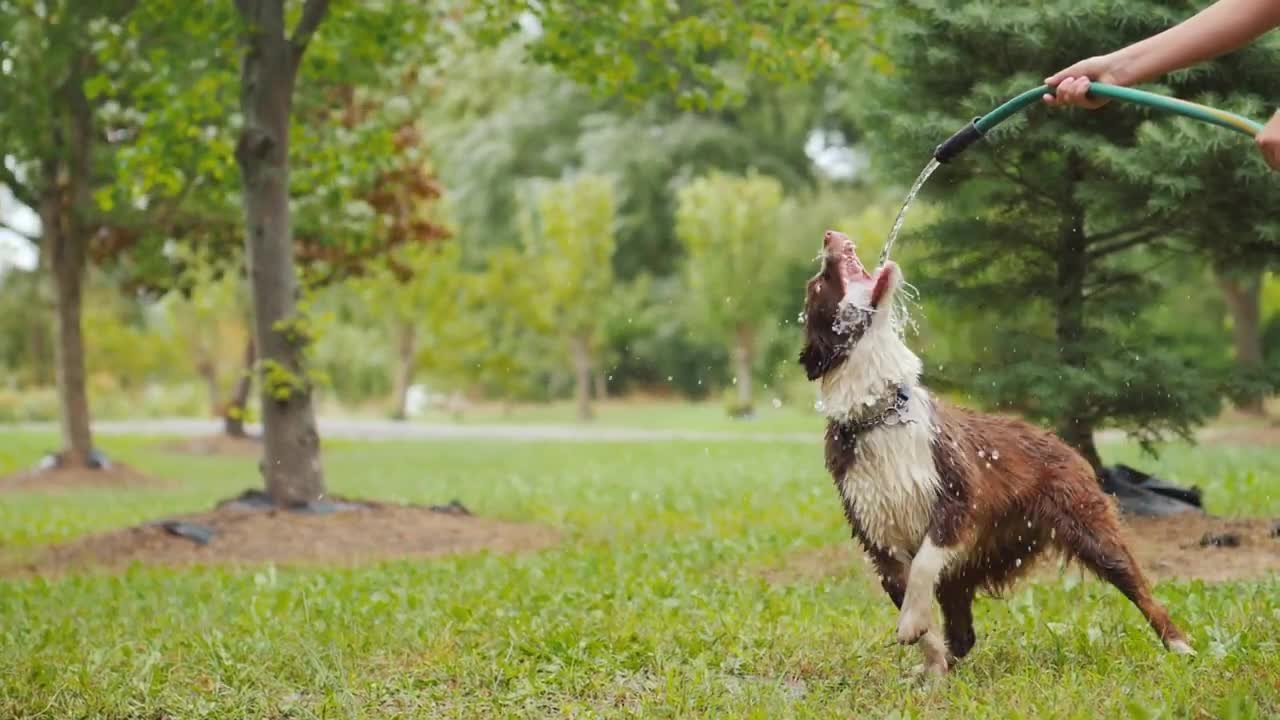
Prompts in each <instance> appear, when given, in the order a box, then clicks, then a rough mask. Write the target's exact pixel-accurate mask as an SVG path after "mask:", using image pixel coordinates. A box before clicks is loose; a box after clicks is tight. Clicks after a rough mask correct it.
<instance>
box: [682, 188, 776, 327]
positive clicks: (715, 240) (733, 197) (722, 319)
mask: <svg viewBox="0 0 1280 720" xmlns="http://www.w3.org/2000/svg"><path fill="white" fill-rule="evenodd" d="M677 198H678V207H677V210H676V236H677V237H678V238H679V239H680V243H681V245H682V246H683V247H684V250H685V256H686V260H685V266H684V277H685V281H686V283H687V286H688V289H689V291H690V293H691V297H690V299H689V303H688V306H687V307H688V310H689V312H690V314H691V316H692V318H693V319H694V320H695V321H696V322H699V323H700V324H702V325H703V326H704V327H706V328H707V329H709V330H710V331H712V332H714V333H717V334H719V335H722V336H723V337H725V338H728V337H730V336H731V335H732V334H733V333H734V332H736V331H737V330H738V328H740V327H751V328H756V327H759V326H760V325H761V324H762V322H764V321H767V320H769V319H770V318H771V317H772V316H773V313H772V312H771V310H772V305H773V301H774V298H775V297H776V295H775V294H774V293H773V292H771V290H773V289H775V288H776V287H777V284H778V281H779V279H780V278H781V277H783V273H784V271H785V267H784V265H783V260H784V257H785V254H784V252H783V243H784V242H787V241H788V239H786V233H785V232H784V228H782V227H781V225H780V223H779V219H780V218H781V212H782V207H783V195H782V186H781V184H780V183H778V181H777V180H774V179H773V178H771V177H767V176H764V175H759V174H756V173H750V174H748V175H746V176H741V177H734V176H730V175H724V174H721V173H711V174H709V175H707V176H705V177H702V178H699V179H697V180H694V181H693V182H691V183H689V184H688V185H686V186H685V187H683V188H681V189H680V190H679V191H678V192H677Z"/></svg>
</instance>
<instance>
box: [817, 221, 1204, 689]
mask: <svg viewBox="0 0 1280 720" xmlns="http://www.w3.org/2000/svg"><path fill="white" fill-rule="evenodd" d="M903 282H904V281H903V277H902V271H901V270H900V269H899V267H898V266H897V265H896V264H895V263H893V262H885V263H884V265H883V266H881V267H880V268H878V269H877V270H876V271H875V272H874V273H869V272H867V270H866V269H865V268H864V266H863V265H862V263H861V262H860V261H859V259H858V256H857V253H856V251H855V248H854V246H853V243H852V242H851V241H850V240H849V238H847V237H846V236H844V235H843V234H841V233H839V232H836V231H827V233H826V235H825V236H824V238H823V250H822V268H821V269H820V270H819V272H818V274H817V275H815V276H814V277H813V278H812V279H810V280H809V282H808V283H807V285H806V287H805V299H804V322H803V326H804V347H803V349H802V350H801V352H800V358H799V360H800V364H801V365H802V366H803V367H804V369H805V373H806V375H807V376H808V378H809V380H810V381H812V382H816V383H817V384H818V388H819V404H818V406H819V407H820V408H821V409H822V411H823V412H824V414H825V415H826V418H827V432H826V467H827V469H828V470H829V471H830V472H831V475H832V478H833V479H834V481H835V486H836V489H837V490H838V491H839V495H840V499H841V501H842V503H843V504H844V514H845V517H846V518H847V519H848V521H849V525H850V526H851V527H852V529H853V536H854V539H855V540H857V541H858V543H859V544H860V545H861V546H862V548H863V549H864V550H865V551H866V553H867V555H868V556H869V557H870V560H871V562H872V564H873V565H874V567H875V569H876V572H877V574H878V575H879V579H880V583H881V586H882V587H883V588H884V590H885V592H887V593H888V595H889V598H890V599H891V600H892V601H893V603H894V605H896V606H897V607H898V609H899V611H900V613H899V617H898V627H897V639H898V641H899V642H901V643H903V644H919V646H920V648H921V651H922V655H923V657H924V663H923V665H922V666H921V667H920V668H919V669H920V670H922V671H924V672H927V673H932V674H936V675H942V674H944V673H946V672H947V671H948V669H950V668H952V667H954V665H955V663H956V662H957V661H958V660H960V659H961V658H963V657H964V656H965V655H966V654H968V653H969V651H970V650H972V649H973V646H974V643H975V642H976V636H975V634H974V630H973V611H972V606H973V601H974V596H975V594H976V593H977V592H978V591H984V592H988V593H990V594H993V595H998V594H999V593H1000V592H1002V591H1003V590H1005V589H1007V588H1009V587H1010V586H1011V585H1012V584H1013V583H1014V582H1015V581H1016V580H1017V579H1018V578H1019V577H1020V576H1021V575H1023V574H1024V573H1025V572H1027V570H1028V569H1029V568H1030V567H1031V565H1032V562H1033V561H1034V560H1036V559H1037V558H1038V557H1040V556H1042V555H1043V554H1044V553H1045V551H1047V550H1057V551H1058V552H1060V553H1062V554H1063V555H1064V556H1066V557H1068V558H1071V559H1075V560H1078V561H1079V562H1080V563H1082V564H1083V565H1084V566H1085V567H1088V568H1089V569H1090V570H1092V571H1093V573H1095V574H1096V575H1097V576H1098V577H1100V578H1101V579H1103V580H1105V581H1107V582H1109V583H1111V584H1112V585H1114V586H1115V587H1116V588H1117V589H1119V590H1120V592H1122V593H1124V595H1125V597H1127V598H1129V600H1130V601H1132V602H1133V604H1134V605H1136V606H1137V607H1138V609H1139V610H1140V611H1141V612H1142V614H1143V615H1144V616H1145V617H1146V619H1147V622H1149V623H1150V624H1151V627H1152V628H1153V629H1154V630H1155V632H1156V635H1157V636H1159V638H1160V640H1161V641H1162V642H1163V643H1164V646H1165V648H1167V649H1168V650H1169V651H1171V652H1175V653H1181V654H1194V650H1192V648H1191V645H1190V644H1189V643H1188V642H1187V638H1186V636H1185V635H1184V634H1183V633H1182V631H1181V630H1179V629H1178V628H1177V627H1176V626H1175V625H1174V624H1173V622H1172V621H1171V620H1170V619H1169V613H1168V612H1167V611H1166V610H1165V608H1164V607H1163V606H1161V604H1160V603H1158V602H1156V600H1155V599H1154V598H1153V597H1152V595H1151V589H1150V585H1149V584H1148V582H1147V579H1146V577H1145V576H1144V575H1143V574H1142V571H1141V569H1139V567H1138V564H1137V562H1136V561H1135V560H1134V558H1133V554H1132V553H1131V552H1130V551H1129V548H1128V547H1127V546H1126V544H1125V542H1124V540H1123V538H1122V537H1121V533H1120V521H1119V517H1118V514H1117V511H1116V507H1115V505H1114V504H1113V503H1112V502H1111V500H1110V498H1108V497H1107V495H1106V494H1104V493H1103V491H1102V489H1101V487H1100V486H1099V484H1098V481H1097V476H1096V474H1095V473H1094V470H1093V468H1092V467H1091V466H1090V465H1089V463H1088V461H1086V460H1085V459H1084V458H1083V457H1082V456H1081V455H1080V454H1079V453H1077V452H1076V451H1075V450H1073V449H1072V448H1070V447H1069V446H1067V444H1066V443H1064V442H1063V441H1062V440H1060V439H1059V438H1058V437H1057V436H1055V435H1054V434H1052V433H1050V432H1047V431H1045V430H1043V429H1040V428H1038V427H1036V426H1034V425H1031V424H1029V423H1027V422H1024V421H1022V420H1018V419H1014V418H1009V417H1004V416H997V415H988V414H983V413H978V412H973V411H969V410H965V409H961V408H957V407H951V406H949V405H947V404H946V403H943V402H942V401H941V400H939V399H937V398H935V397H932V396H931V395H930V394H929V391H928V390H927V389H926V388H925V387H923V386H922V385H921V384H920V373H921V370H922V365H921V361H920V358H919V357H917V356H916V355H915V353H913V352H912V351H911V350H910V349H909V348H908V347H907V345H906V343H905V342H904V340H903V336H902V332H901V330H900V328H899V327H898V325H899V322H898V321H897V320H898V319H897V318H895V310H894V302H895V295H896V294H897V293H898V292H899V291H900V289H901V287H902V286H903ZM935 598H936V599H937V601H938V604H939V605H940V606H941V610H942V617H943V630H942V632H941V633H939V631H938V629H937V626H936V623H935V621H934V613H933V601H934V599H935Z"/></svg>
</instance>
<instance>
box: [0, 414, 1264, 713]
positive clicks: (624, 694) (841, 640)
mask: <svg viewBox="0 0 1280 720" xmlns="http://www.w3.org/2000/svg"><path fill="white" fill-rule="evenodd" d="M51 443H52V438H51V437H48V436H40V435H28V434H20V433H5V434H3V435H0V472H5V471H7V470H11V469H13V468H15V467H17V466H19V465H22V464H26V463H28V462H29V461H30V460H31V459H32V458H34V457H35V456H36V455H37V454H38V451H39V450H42V449H44V448H46V447H48V446H50V444H51ZM815 443H816V440H815ZM103 444H104V446H105V447H106V449H107V450H108V451H109V452H110V453H112V454H114V455H115V456H117V457H119V458H121V459H123V460H125V461H127V462H129V463H131V464H133V465H135V466H137V467H140V468H142V469H145V470H146V471H148V472H151V473H154V474H157V475H165V476H169V477H173V478H176V479H182V480H183V483H182V485H180V486H179V487H177V488H173V489H166V490H145V491H142V490H138V491H128V492H115V493H113V492H105V491H82V492H77V493H74V494H64V495H58V496H36V495H13V494H9V495H0V554H10V555H11V556H12V555H20V554H23V553H27V552H30V551H31V549H32V548H33V547H34V546H37V545H40V544H44V543H48V542H51V541H55V540H60V539H64V538H69V537H73V536H76V535H80V534H82V533H85V532H88V531H91V530H96V529H102V528H110V527H117V526H121V525H125V524H129V523H136V522H139V521H143V520H147V519H151V518H154V517H157V516H159V515H163V514H167V513H174V512H180V511H188V510H199V509H204V508H207V507H209V505H210V504H211V503H212V502H213V501H214V500H216V499H219V498H222V497H226V496H228V495H231V494H233V493H235V492H238V491H239V490H240V489H242V488H243V487H245V486H246V485H249V484H251V483H252V482H253V481H254V475H255V473H254V469H253V462H252V461H251V460H247V459H239V460H231V459H209V458H185V457H177V456H172V455H166V454H162V453H158V452H156V451H154V450H153V449H151V442H150V441H147V440H145V439H141V438H104V439H103ZM1105 452H1106V453H1107V455H1108V456H1109V457H1111V458H1116V459H1136V458H1137V455H1136V452H1135V451H1134V450H1133V449H1131V448H1128V447H1118V446H1109V447H1107V448H1106V449H1105ZM326 462H327V466H326V467H327V472H328V475H329V478H330V481H331V485H332V488H333V489H334V490H335V491H337V492H341V493H344V494H349V495H362V496H367V497H376V498H382V499H392V500H410V501H433V502H436V501H443V500H448V499H450V498H454V497H457V498H459V499H461V500H462V501H463V502H465V503H466V504H467V505H468V506H469V507H471V508H472V509H473V510H474V511H476V512H478V513H481V514H485V515H489V516H497V517H503V518H510V519H518V520H535V521H539V522H543V523H547V524H550V525H553V526H555V527H557V528H560V529H561V530H562V532H563V533H564V541H563V543H562V544H561V545H560V546H558V547H556V548H553V549H551V550H547V551H543V552H540V553H537V554H530V555H524V556H517V557H497V556H488V555H473V556H468V557H455V558H448V559H438V560H424V561H406V562H397V563H388V564H382V565H378V566H372V567H365V568H360V569H354V570H352V569H341V570H338V569H335V570H317V569H285V568H279V569H273V568H247V569H243V570H213V569H205V570H200V569H192V570H186V571H181V572H176V571H171V570H160V569H149V568H134V569H132V570H130V571H128V572H127V573H125V574H123V575H88V576H80V577H69V578H64V579H60V580H56V581H43V580H0V718H10V717H15V718H19V717H47V718H204V717H211V718H246V717H270V718H282V717H289V718H309V717H332V718H348V717H368V718H383V717H424V718H450V717H548V716H549V717H601V716H604V717H645V718H662V717H695V716H705V717H731V718H743V717H759V718H785V717H824V718H825V717H848V718H866V717H871V718H875V717H893V716H922V717H964V718H968V717H993V718H995V717H998V718H1006V717H1026V718H1046V717H1054V718H1058V717H1079V718H1095V717H1138V718H1141V717H1223V718H1225V717H1273V716H1276V715H1277V714H1280V579H1272V580H1270V581H1266V582H1255V583H1237V584H1230V585H1204V584H1201V583H1179V584H1163V585H1161V586H1159V587H1158V588H1157V594H1158V595H1159V596H1160V597H1161V599H1162V600H1163V601H1164V602H1166V603H1167V604H1168V605H1169V606H1170V609H1171V611H1172V612H1173V614H1174V616H1175V617H1176V618H1177V619H1178V620H1179V621H1180V622H1181V624H1182V625H1183V627H1184V628H1186V629H1188V630H1190V632H1191V635H1192V639H1193V642H1194V644H1195V645H1196V647H1197V648H1198V649H1199V650H1200V655H1199V656H1198V657H1196V658H1190V659H1188V658H1181V657H1173V656H1169V655H1166V654H1165V653H1164V652H1163V651H1161V650H1160V649H1159V646H1158V644H1157V642H1156V641H1155V639H1154V638H1153V637H1152V635H1151V633H1150V631H1149V630H1148V629H1147V628H1146V626H1145V625H1144V624H1143V623H1142V621H1141V619H1140V617H1139V615H1138V613H1137V612H1136V610H1134V609H1133V608H1132V607H1131V606H1130V605H1129V604H1128V603H1127V602H1126V601H1125V600H1123V598H1121V597H1120V595H1119V594H1118V593H1116V592H1115V591H1114V590H1111V589H1110V588H1107V587H1103V586H1101V585H1100V584H1098V583H1096V582H1092V581H1089V582H1085V583H1082V584H1074V583H1065V584H1064V583H1061V582H1052V583H1045V584H1036V585H1028V586H1023V588H1022V589H1020V590H1019V591H1017V592H1015V593H1014V594H1012V595H1011V596H1010V597H1009V598H1008V599H1006V600H1005V601H1002V602H996V601H982V602H980V603H979V606H978V608H977V622H978V633H979V641H978V647H977V649H976V650H975V651H974V653H973V654H972V655H971V656H970V657H969V658H968V659H966V660H965V661H964V663H963V664H962V665H961V666H960V668H959V669H958V670H957V671H956V672H955V673H953V674H952V675H951V676H950V677H949V678H948V679H947V681H946V682H945V684H944V685H943V686H940V687H932V688H921V687H918V686H917V685H916V684H914V683H913V682H912V681H909V680H907V679H906V678H905V677H904V676H905V673H906V671H907V670H908V668H910V666H911V665H913V664H914V663H915V662H916V656H915V651H914V649H910V650H905V649H902V648H899V647H897V646H895V645H893V644H892V643H891V639H892V635H893V628H894V613H893V611H892V606H891V605H890V604H889V602H888V600H886V599H885V598H884V597H883V595H882V594H881V593H880V592H879V591H878V590H875V589H873V587H872V585H871V584H870V583H869V581H868V580H867V578H865V577H863V576H861V575H857V574H855V575H850V576H837V577H830V578H827V579H825V580H819V581H814V580H806V581H802V582H797V583H796V584H791V585H780V586H772V585H770V584H769V583H767V582H766V581H765V580H764V579H763V578H762V575H761V570H762V569H764V568H769V567H776V566H778V565H779V564H781V563H785V562H786V559H787V558H788V557H790V556H791V555H792V553H794V552H796V551H798V550H804V549H806V548H812V547H817V546H821V545H825V544H829V543H832V542H840V541H841V540H842V539H844V538H846V537H847V531H846V530H845V528H844V525H843V519H842V516H841V513H840V508H839V503H838V501H837V500H836V497H835V495H834V491H833V490H832V488H831V485H830V481H829V479H828V478H827V477H826V475H825V473H824V471H823V469H822V461H821V457H820V454H819V451H818V450H817V448H816V445H815V447H812V448H811V447H807V446H805V445H803V444H799V443H764V442H740V441H739V442H718V443H691V442H686V443H676V444H642V443H632V444H540V445H535V444H512V445H507V446H500V447H498V448H497V449H495V446H494V445H492V444H487V443H475V444H467V443H431V444H376V445H374V444H370V445H363V444H351V443H341V444H334V445H333V446H331V447H330V448H329V449H328V451H327V453H326ZM1143 467H1154V468H1156V469H1158V470H1160V471H1161V472H1162V473H1165V474H1167V475H1168V476H1170V477H1171V478H1175V479H1178V480H1181V481H1189V482H1198V483H1200V484H1201V485H1203V486H1204V487H1205V489H1206V492H1207V494H1208V497H1209V501H1210V503H1211V505H1212V507H1213V509H1214V510H1215V511H1218V512H1224V513H1248V514H1274V515H1280V449H1253V450H1245V449H1224V448H1202V449H1190V448H1173V449H1170V450H1169V451H1168V453H1167V454H1166V455H1165V457H1164V458H1163V459H1162V460H1161V461H1160V462H1159V463H1154V464H1153V463H1144V464H1143Z"/></svg>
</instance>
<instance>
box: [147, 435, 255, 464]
mask: <svg viewBox="0 0 1280 720" xmlns="http://www.w3.org/2000/svg"><path fill="white" fill-rule="evenodd" d="M160 448H161V449H162V450H164V451H165V452H171V453H178V454H180V455H219V456H230V457H251V458H257V457H261V456H262V439H261V438H256V437H232V436H230V435H223V434H219V435H206V436H204V437H196V438H188V439H186V440H179V441H177V442H168V443H165V444H163V445H161V446H160Z"/></svg>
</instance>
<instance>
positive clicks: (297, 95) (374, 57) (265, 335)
mask: <svg viewBox="0 0 1280 720" xmlns="http://www.w3.org/2000/svg"><path fill="white" fill-rule="evenodd" d="M236 9H237V11H238V12H239V15H240V18H241V21H242V43H243V55H242V63H241V79H240V109H241V113H242V115H243V118H244V122H243V126H242V127H241V129H240V133H239V138H238V140H237V142H236V150H235V157H236V163H237V165H238V167H239V169H240V176H241V180H242V184H243V196H242V197H243V204H244V219H245V226H246V235H245V247H246V253H245V254H246V257H247V263H248V270H249V276H250V284H251V288H252V294H253V309H254V347H255V349H256V352H257V358H258V365H259V367H260V372H261V378H262V389H261V394H262V422H263V430H264V433H263V434H264V441H265V442H264V459H263V463H262V467H263V472H264V475H265V480H266V485H267V491H268V492H269V493H270V494H271V497H272V499H273V500H274V501H275V502H276V503H277V504H281V505H295V504H299V503H306V502H309V501H312V500H315V499H317V498H319V497H320V496H321V495H322V494H323V493H324V477H323V471H322V468H321V463H320V455H319V435H318V433H317V432H316V423H315V413H314V410H313V407H312V393H313V379H312V377H311V376H310V372H309V370H308V369H307V367H306V361H305V350H306V347H307V346H308V344H309V343H310V341H311V339H312V338H311V332H312V329H311V327H310V324H309V322H308V320H307V318H306V316H305V314H303V313H300V312H299V307H298V295H299V293H300V292H301V288H300V286H299V280H298V274H297V271H296V269H295V252H294V240H295V236H294V232H295V231H294V222H293V220H294V217H293V215H292V212H291V211H292V209H293V206H295V205H296V208H297V210H298V211H299V212H298V217H299V218H300V222H298V223H297V225H298V228H299V230H298V235H299V236H301V237H304V238H306V239H307V242H304V247H306V246H310V247H312V248H322V249H323V250H321V251H318V252H314V253H312V255H313V261H312V262H309V266H314V267H312V268H311V269H313V270H321V271H322V272H323V265H324V264H325V262H326V261H330V260H334V259H336V261H337V263H338V264H339V265H341V264H342V263H343V262H345V261H346V260H350V259H352V258H357V257H359V256H360V255H361V254H363V253H364V252H366V251H368V250H369V249H370V248H372V247H376V246H377V244H378V242H379V239H378V238H379V236H378V234H377V233H375V232H373V227H374V225H375V223H376V216H377V212H376V210H375V209H374V207H372V206H371V204H370V202H369V201H367V200H364V199H363V198H362V197H361V193H363V192H366V191H367V190H368V189H369V188H370V187H371V186H372V185H373V184H375V183H376V182H377V181H378V179H379V178H380V176H381V175H382V173H383V172H384V171H390V170H391V165H392V164H393V163H394V162H395V160H396V159H397V158H396V157H395V155H396V149H397V146H396V129H397V128H398V127H401V126H402V125H403V122H404V117H399V118H398V121H397V122H390V120H392V119H393V118H395V116H396V115H399V116H406V115H408V114H409V113H410V112H411V111H412V104H411V103H410V102H409V101H408V100H407V99H401V100H400V101H399V102H395V103H387V104H386V107H387V108H388V109H389V110H391V111H392V112H389V113H387V114H384V115H380V116H379V117H381V118H384V119H387V120H388V121H389V122H385V123H384V122H376V123H369V122H354V123H352V122H351V116H353V115H354V116H356V117H357V118H362V117H364V115H363V110H364V108H363V107H362V104H361V102H360V100H361V97H360V91H361V89H362V88H387V87H388V86H390V87H393V88H394V87H399V86H401V85H402V84H403V83H404V82H405V81H406V77H405V75H403V74H401V73H403V72H407V71H408V70H407V69H412V68H417V67H420V66H421V58H422V57H423V53H426V52H429V48H428V45H429V43H422V42H420V41H419V40H418V36H420V35H425V32H424V27H423V23H424V22H425V21H426V20H427V19H428V18H430V17H432V14H431V13H430V12H429V10H430V9H429V8H423V7H422V6H420V5H419V4H416V3H408V2H394V3H389V4H380V5H377V6H370V7H365V6H360V5H345V4H344V5H343V6H341V8H340V9H341V10H342V13H341V15H340V16H339V17H335V18H334V19H333V20H332V21H331V22H330V23H329V26H330V27H331V28H332V35H333V37H332V38H331V41H330V42H329V43H327V44H319V45H318V46H317V47H315V48H313V49H312V50H311V52H310V53H309V52H308V48H310V47H311V45H312V40H313V37H314V36H315V35H316V32H317V30H318V29H319V28H320V26H321V23H322V22H324V20H325V18H326V17H327V15H328V14H329V2H328V0H306V2H304V3H303V4H302V7H301V11H300V13H299V15H298V17H297V21H296V22H295V23H294V24H293V27H292V30H289V28H288V27H287V24H288V23H287V22H286V12H285V3H284V0H236ZM307 56H314V57H312V62H313V65H314V66H315V67H314V70H315V71H316V72H317V76H318V77H321V78H324V80H325V81H327V82H326V83H314V82H313V83H312V85H311V86H310V90H309V91H308V92H300V90H299V86H300V83H299V70H300V68H301V65H302V61H303V59H304V57H307ZM392 70H394V71H395V72H391V73H389V71H392ZM387 75H389V77H387ZM409 79H411V78H409ZM388 80H390V82H388ZM335 106H337V108H339V110H340V111H341V112H344V113H346V115H347V116H348V117H347V118H346V119H344V117H343V116H342V115H340V114H338V113H335V112H334V109H333V108H334V107H335ZM397 110H398V111H399V112H398V113H397V112H395V111H397ZM316 118H319V119H328V124H327V125H326V123H325V122H324V121H323V120H320V121H317V122H308V123H298V122H297V121H298V120H300V119H308V120H310V119H316ZM343 122H347V123H348V124H353V125H354V126H355V127H356V128H358V129H359V130H360V132H354V133H345V135H347V136H351V137H356V138H359V139H361V140H363V143H362V146H361V147H360V152H361V154H356V155H348V154H345V153H343V152H341V151H339V149H338V148H337V147H331V148H330V149H329V151H328V152H327V153H317V154H315V155H313V157H312V158H311V160H312V161H311V162H308V163H307V164H306V166H304V172H303V173H300V174H299V175H297V176H292V177H291V173H290V164H289V147H290V145H289V141H290V132H291V129H293V128H295V127H296V128H297V129H298V130H300V131H303V132H306V133H308V139H313V138H315V137H317V136H319V135H320V134H321V133H324V131H325V128H326V127H327V128H329V129H332V128H333V127H334V126H336V125H337V124H339V123H343ZM401 149H402V148H401ZM291 200H292V201H293V202H291ZM334 205H336V206H337V207H339V208H341V209H342V212H341V213H340V214H339V216H338V218H340V219H341V221H342V222H339V223H335V222H334V220H335V218H334V217H333V216H331V215H329V214H327V213H325V212H324V211H323V210H324V208H325V207H326V206H334ZM362 229H363V230H362Z"/></svg>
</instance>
